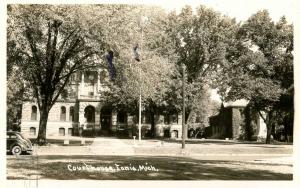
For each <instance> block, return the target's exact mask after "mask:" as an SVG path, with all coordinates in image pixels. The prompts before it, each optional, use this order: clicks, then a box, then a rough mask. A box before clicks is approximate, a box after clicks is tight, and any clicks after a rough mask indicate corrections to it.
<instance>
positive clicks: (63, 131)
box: [58, 128, 66, 136]
mask: <svg viewBox="0 0 300 188" xmlns="http://www.w3.org/2000/svg"><path fill="white" fill-rule="evenodd" d="M58 134H59V136H65V134H66V132H65V128H59V132H58Z"/></svg>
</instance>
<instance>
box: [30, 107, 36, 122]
mask: <svg viewBox="0 0 300 188" xmlns="http://www.w3.org/2000/svg"><path fill="white" fill-rule="evenodd" d="M31 120H32V121H36V120H37V107H36V106H32V107H31Z"/></svg>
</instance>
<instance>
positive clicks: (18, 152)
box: [11, 146, 22, 155]
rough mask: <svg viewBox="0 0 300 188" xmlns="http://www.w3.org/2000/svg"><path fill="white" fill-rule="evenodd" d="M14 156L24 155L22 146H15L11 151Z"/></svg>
mask: <svg viewBox="0 0 300 188" xmlns="http://www.w3.org/2000/svg"><path fill="white" fill-rule="evenodd" d="M11 152H12V154H14V155H20V154H21V153H22V149H21V147H20V146H14V147H13V148H12V150H11Z"/></svg>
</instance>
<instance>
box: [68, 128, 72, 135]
mask: <svg viewBox="0 0 300 188" xmlns="http://www.w3.org/2000/svg"><path fill="white" fill-rule="evenodd" d="M72 132H73V129H72V128H69V129H68V135H70V136H71V135H72Z"/></svg>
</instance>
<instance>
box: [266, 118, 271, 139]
mask: <svg viewBox="0 0 300 188" xmlns="http://www.w3.org/2000/svg"><path fill="white" fill-rule="evenodd" d="M266 125H267V138H266V144H270V143H271V132H272V125H271V123H270V122H269V123H268V124H266Z"/></svg>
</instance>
